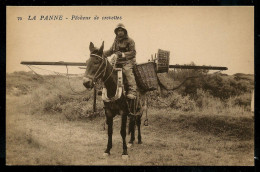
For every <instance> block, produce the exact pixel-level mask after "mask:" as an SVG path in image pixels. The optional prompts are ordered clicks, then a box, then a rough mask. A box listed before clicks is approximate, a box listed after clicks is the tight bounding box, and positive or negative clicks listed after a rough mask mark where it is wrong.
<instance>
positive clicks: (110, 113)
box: [104, 110, 113, 156]
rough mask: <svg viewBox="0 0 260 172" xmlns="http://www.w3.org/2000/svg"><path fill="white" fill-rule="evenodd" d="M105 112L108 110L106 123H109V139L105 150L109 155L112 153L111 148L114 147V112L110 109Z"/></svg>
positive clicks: (105, 154)
mask: <svg viewBox="0 0 260 172" xmlns="http://www.w3.org/2000/svg"><path fill="white" fill-rule="evenodd" d="M105 112H106V123H107V125H108V127H107V135H108V141H107V148H106V150H105V152H104V156H107V155H110V149H111V148H112V135H113V114H112V112H111V111H110V110H105Z"/></svg>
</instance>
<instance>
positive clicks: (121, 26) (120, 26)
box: [114, 23, 127, 35]
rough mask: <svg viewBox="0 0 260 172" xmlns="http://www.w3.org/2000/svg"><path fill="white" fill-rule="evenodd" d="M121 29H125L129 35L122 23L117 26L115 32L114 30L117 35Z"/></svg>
mask: <svg viewBox="0 0 260 172" xmlns="http://www.w3.org/2000/svg"><path fill="white" fill-rule="evenodd" d="M119 28H121V29H123V30H124V31H125V34H126V35H127V30H126V28H125V26H124V25H123V24H122V23H119V24H118V25H117V27H116V28H115V30H114V32H115V34H117V30H118V29H119Z"/></svg>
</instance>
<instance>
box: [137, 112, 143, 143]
mask: <svg viewBox="0 0 260 172" xmlns="http://www.w3.org/2000/svg"><path fill="white" fill-rule="evenodd" d="M141 117H142V116H141V115H138V116H137V117H136V125H137V128H138V144H142V136H141Z"/></svg>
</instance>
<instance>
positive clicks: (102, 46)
mask: <svg viewBox="0 0 260 172" xmlns="http://www.w3.org/2000/svg"><path fill="white" fill-rule="evenodd" d="M103 50H104V41H103V42H102V45H101V47H100V48H99V50H98V52H99V54H103Z"/></svg>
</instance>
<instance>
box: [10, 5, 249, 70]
mask: <svg viewBox="0 0 260 172" xmlns="http://www.w3.org/2000/svg"><path fill="white" fill-rule="evenodd" d="M29 15H30V16H31V17H33V16H36V20H28V16H29ZM41 15H44V16H47V15H62V16H63V20H55V21H50V20H40V17H41ZM72 15H75V16H84V17H91V18H90V20H71V17H72ZM95 15H97V16H99V20H93V17H94V16H95ZM102 16H121V17H122V19H121V20H102ZM17 17H22V18H23V19H22V20H21V21H19V20H18V19H17ZM66 18H68V19H66ZM118 23H123V24H124V25H125V26H126V28H127V30H128V33H129V36H130V37H131V38H133V40H134V41H135V43H136V50H137V62H138V63H142V62H147V60H148V59H149V58H150V57H151V54H154V53H156V52H157V51H158V49H159V48H160V49H164V50H168V51H170V53H171V55H170V64H188V63H190V62H194V63H195V64H196V65H212V66H225V67H228V68H229V70H228V71H225V72H224V73H227V74H234V73H250V74H253V73H254V8H253V7H235V6H229V7H209V6H207V7H83V6H81V7H7V72H8V73H10V72H14V71H21V70H25V71H28V70H29V69H28V68H27V67H26V66H24V65H21V64H20V62H21V61H68V62H85V61H86V60H87V58H88V57H89V48H88V47H89V43H90V42H91V41H92V42H93V43H94V45H95V46H97V47H99V46H100V45H101V43H102V41H105V49H108V48H110V46H111V45H112V43H113V40H114V37H115V34H114V28H115V27H116V25H117V24H118ZM38 67H41V68H44V69H48V70H54V71H57V72H66V68H65V67H58V66H38ZM69 70H70V73H83V72H84V71H83V70H81V69H79V68H78V67H70V68H69ZM37 71H38V72H39V73H42V72H41V71H40V70H37Z"/></svg>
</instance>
